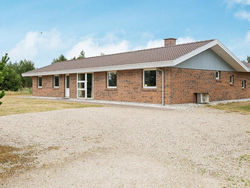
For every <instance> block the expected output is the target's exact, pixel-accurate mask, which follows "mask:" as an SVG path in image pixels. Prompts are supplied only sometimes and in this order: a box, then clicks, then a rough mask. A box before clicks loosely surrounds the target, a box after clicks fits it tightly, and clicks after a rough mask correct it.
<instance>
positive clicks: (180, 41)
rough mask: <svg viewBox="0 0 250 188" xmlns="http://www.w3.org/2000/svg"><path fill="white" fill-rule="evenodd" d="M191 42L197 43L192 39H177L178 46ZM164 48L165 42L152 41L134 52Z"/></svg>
mask: <svg viewBox="0 0 250 188" xmlns="http://www.w3.org/2000/svg"><path fill="white" fill-rule="evenodd" d="M189 42H195V39H193V38H192V37H188V36H187V37H179V38H177V41H176V44H184V43H189ZM163 46H164V40H163V39H162V40H150V41H148V42H147V44H146V46H139V47H136V48H134V50H140V49H148V48H157V47H163Z"/></svg>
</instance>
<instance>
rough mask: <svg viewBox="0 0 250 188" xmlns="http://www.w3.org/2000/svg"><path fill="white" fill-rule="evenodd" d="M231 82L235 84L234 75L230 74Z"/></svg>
mask: <svg viewBox="0 0 250 188" xmlns="http://www.w3.org/2000/svg"><path fill="white" fill-rule="evenodd" d="M230 84H231V85H233V84H234V75H231V76H230Z"/></svg>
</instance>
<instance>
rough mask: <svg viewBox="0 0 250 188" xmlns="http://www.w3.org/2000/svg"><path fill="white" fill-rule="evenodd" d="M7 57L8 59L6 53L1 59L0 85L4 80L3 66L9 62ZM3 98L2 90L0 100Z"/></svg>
mask: <svg viewBox="0 0 250 188" xmlns="http://www.w3.org/2000/svg"><path fill="white" fill-rule="evenodd" d="M9 59H10V58H9V57H8V54H7V53H6V54H5V55H4V56H3V57H2V59H1V61H0V85H1V84H2V83H3V81H4V78H5V74H6V73H5V65H6V64H7V62H8V61H9ZM3 96H4V90H2V91H1V92H0V99H1V98H3ZM1 104H2V102H1V101H0V105H1Z"/></svg>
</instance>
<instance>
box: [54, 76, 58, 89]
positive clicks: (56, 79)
mask: <svg viewBox="0 0 250 188" xmlns="http://www.w3.org/2000/svg"><path fill="white" fill-rule="evenodd" d="M54 88H59V76H58V75H57V76H54Z"/></svg>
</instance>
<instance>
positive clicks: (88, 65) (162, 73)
mask: <svg viewBox="0 0 250 188" xmlns="http://www.w3.org/2000/svg"><path fill="white" fill-rule="evenodd" d="M248 66H249V64H247V63H246V64H245V63H243V62H241V61H239V60H238V59H237V58H236V57H235V56H234V55H233V54H232V53H231V52H230V51H229V50H228V49H227V48H226V47H225V46H224V45H223V44H221V42H219V41H218V40H206V41H199V42H193V43H186V44H180V45H176V39H173V38H169V39H165V46H164V47H161V48H153V49H146V50H138V51H131V52H125V53H118V54H112V55H104V56H97V57H90V58H83V59H79V60H69V61H64V62H59V63H55V64H52V65H48V66H46V67H42V68H39V69H36V70H33V71H30V72H26V73H24V74H23V76H30V77H32V80H33V95H34V96H46V97H61V98H78V99H95V100H107V101H123V102H138V103H153V104H162V105H164V104H177V103H195V102H197V98H198V97H197V96H198V95H199V96H201V94H202V95H203V96H206V97H208V96H209V100H210V101H218V100H231V99H244V98H250V67H248Z"/></svg>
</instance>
